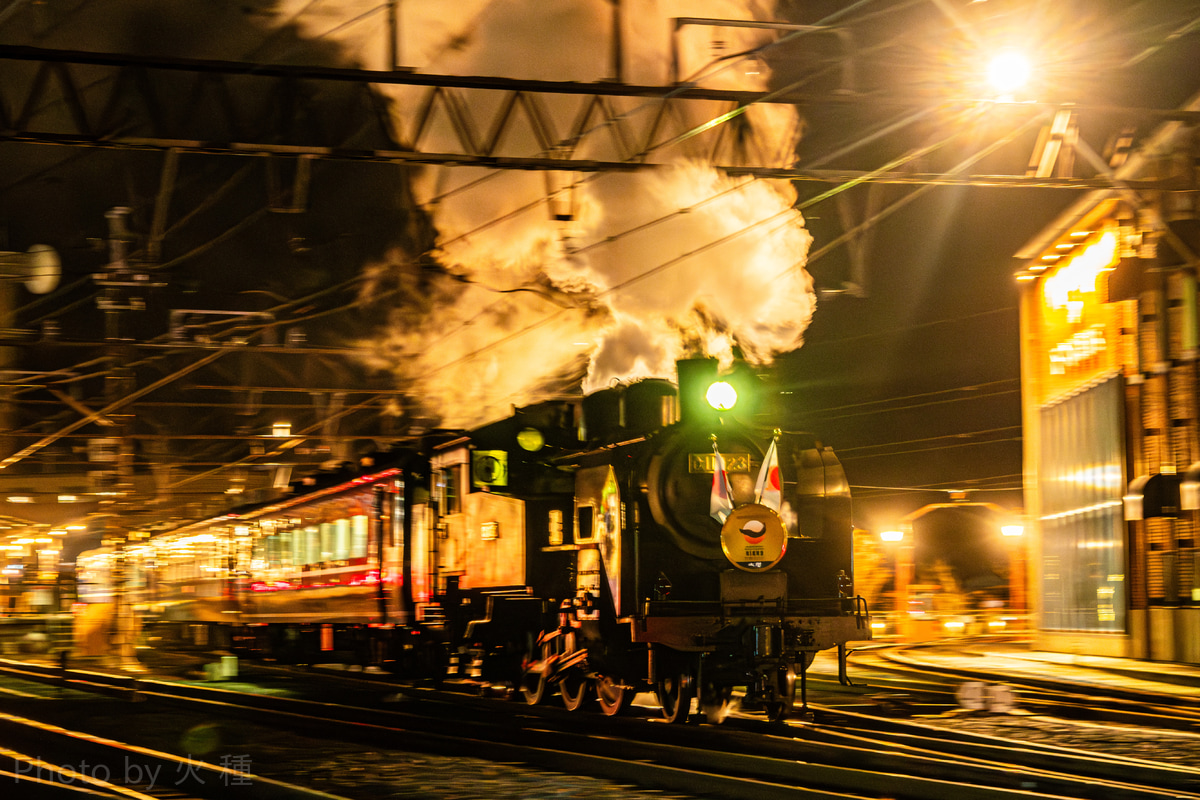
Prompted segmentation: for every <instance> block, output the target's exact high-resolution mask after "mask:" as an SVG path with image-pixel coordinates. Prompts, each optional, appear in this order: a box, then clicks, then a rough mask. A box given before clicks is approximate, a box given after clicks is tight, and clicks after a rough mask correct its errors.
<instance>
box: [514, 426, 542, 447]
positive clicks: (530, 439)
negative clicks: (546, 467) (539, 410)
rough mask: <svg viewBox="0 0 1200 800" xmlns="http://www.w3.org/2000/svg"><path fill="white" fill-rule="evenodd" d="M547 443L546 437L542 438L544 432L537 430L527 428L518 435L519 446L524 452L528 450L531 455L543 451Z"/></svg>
mask: <svg viewBox="0 0 1200 800" xmlns="http://www.w3.org/2000/svg"><path fill="white" fill-rule="evenodd" d="M545 443H546V437H544V436H542V432H541V431H539V430H538V429H537V428H525V429H524V430H522V431H521V432H520V433H518V434H517V444H519V445H520V446H521V449H522V450H528V451H529V452H530V453H536V452H537V451H538V450H541V449H542V445H544V444H545Z"/></svg>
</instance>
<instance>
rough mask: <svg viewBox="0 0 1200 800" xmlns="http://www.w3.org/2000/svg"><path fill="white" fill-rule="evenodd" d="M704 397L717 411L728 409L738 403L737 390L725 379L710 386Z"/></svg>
mask: <svg viewBox="0 0 1200 800" xmlns="http://www.w3.org/2000/svg"><path fill="white" fill-rule="evenodd" d="M704 399H705V400H707V401H708V404H709V405H710V406H712V407H713V408H715V409H716V410H717V411H728V410H729V409H731V408H733V407H734V406H735V405H737V399H738V396H737V390H736V389H734V388H733V386H732V385H730V384H728V383H726V382H725V381H717V382H716V383H714V384H712V385H711V386H709V387H708V391H707V392H705V393H704Z"/></svg>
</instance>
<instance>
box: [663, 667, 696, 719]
mask: <svg viewBox="0 0 1200 800" xmlns="http://www.w3.org/2000/svg"><path fill="white" fill-rule="evenodd" d="M694 692H695V686H693V682H692V676H691V675H690V674H688V673H686V672H679V673H675V674H672V675H668V676H666V677H664V678H660V679H659V681H658V704H659V705H660V706H662V713H663V719H665V720H666V721H667V722H672V723H678V724H683V723H684V722H687V721H688V714H689V713H691V710H692V695H693V693H694Z"/></svg>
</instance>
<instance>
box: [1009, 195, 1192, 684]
mask: <svg viewBox="0 0 1200 800" xmlns="http://www.w3.org/2000/svg"><path fill="white" fill-rule="evenodd" d="M1148 219H1151V217H1150V216H1149V215H1144V216H1139V215H1138V213H1137V211H1136V210H1134V209H1131V208H1129V207H1127V206H1125V205H1124V204H1121V203H1118V202H1117V201H1116V200H1113V199H1106V200H1102V201H1099V202H1097V203H1095V204H1094V206H1093V207H1092V208H1091V209H1090V211H1088V213H1086V214H1083V215H1081V216H1080V217H1079V218H1077V219H1074V220H1073V221H1070V222H1069V223H1068V224H1064V225H1063V227H1062V228H1061V229H1059V230H1053V231H1052V237H1053V238H1050V239H1046V240H1043V241H1042V242H1040V243H1039V245H1040V247H1041V248H1042V249H1041V250H1040V251H1039V252H1038V253H1037V255H1036V256H1034V257H1033V259H1032V260H1031V261H1030V262H1029V263H1028V267H1027V269H1026V270H1025V271H1024V272H1023V273H1022V274H1020V275H1019V276H1018V278H1019V279H1020V280H1022V281H1023V292H1022V300H1021V331H1022V348H1021V353H1022V376H1021V377H1022V397H1023V407H1024V427H1025V444H1026V447H1025V450H1026V452H1025V475H1026V477H1025V501H1026V511H1027V513H1028V514H1029V515H1030V517H1031V521H1032V522H1034V523H1035V526H1036V533H1037V535H1036V536H1035V537H1034V541H1033V542H1031V552H1030V553H1029V564H1030V565H1031V566H1030V587H1031V589H1032V591H1033V593H1034V596H1035V611H1036V631H1037V633H1036V636H1037V640H1038V641H1037V646H1039V647H1042V648H1044V649H1048V650H1067V651H1071V652H1086V653H1094V654H1098V655H1117V656H1132V657H1139V658H1150V659H1155V660H1164V661H1184V662H1190V663H1200V547H1197V545H1198V544H1200V541H1198V539H1200V537H1198V535H1197V528H1198V527H1200V526H1198V521H1200V430H1198V425H1197V417H1198V414H1197V407H1198V403H1197V354H1198V350H1200V347H1198V340H1200V336H1198V333H1197V327H1198V326H1197V318H1198V316H1197V305H1198V302H1197V299H1198V295H1197V283H1196V277H1195V275H1194V273H1192V272H1191V271H1190V270H1187V269H1184V268H1183V262H1184V259H1183V258H1181V257H1180V255H1179V253H1177V252H1176V251H1175V250H1174V249H1172V248H1171V247H1169V246H1167V245H1166V244H1164V240H1167V239H1169V237H1170V236H1171V235H1174V231H1173V230H1168V231H1166V232H1165V233H1164V231H1163V229H1162V227H1161V226H1159V225H1157V224H1155V223H1153V222H1151V223H1150V224H1147V220H1148ZM1175 241H1179V239H1178V236H1176V238H1175ZM1029 255H1033V254H1029ZM1187 487H1191V490H1190V492H1189V489H1188V488H1187ZM1181 490H1182V491H1181Z"/></svg>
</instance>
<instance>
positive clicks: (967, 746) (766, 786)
mask: <svg viewBox="0 0 1200 800" xmlns="http://www.w3.org/2000/svg"><path fill="white" fill-rule="evenodd" d="M0 668H3V669H5V670H10V669H15V668H13V667H10V666H9V665H7V664H0ZM18 671H23V672H25V673H26V674H27V675H28V674H30V673H31V672H33V671H32V670H29V669H24V670H18ZM36 671H37V672H40V673H41V678H40V679H42V680H58V681H62V680H64V679H65V680H67V681H68V682H71V681H82V682H83V683H75V684H73V686H74V688H86V689H87V690H88V691H91V689H92V688H93V687H95V686H104V685H105V683H106V681H107V680H108V679H106V678H104V677H103V676H102V675H100V674H98V673H87V674H84V675H79V676H76V677H72V676H71V675H69V674H68V675H67V676H63V675H57V676H56V675H55V672H56V670H54V669H53V668H48V667H47V668H42V669H39V670H36ZM10 674H11V673H10ZM307 677H308V678H309V679H312V678H313V677H314V676H312V675H308V676H307ZM108 683H109V685H108V686H107V688H106V691H107V692H108V693H109V695H110V696H116V697H120V696H122V695H123V696H125V697H127V698H134V697H137V698H139V699H140V700H142V701H145V702H146V703H150V704H154V703H170V704H172V705H173V706H179V705H184V706H188V707H191V708H193V709H194V708H200V709H203V711H204V713H205V714H208V715H213V716H217V715H221V716H230V717H235V718H241V719H245V720H253V721H254V722H256V723H257V724H270V725H271V726H273V727H277V728H281V729H286V730H291V731H297V730H302V731H308V732H309V733H310V734H311V735H314V736H322V737H327V738H334V739H338V740H342V741H351V742H358V743H361V744H362V745H364V746H369V747H374V748H380V747H386V748H391V749H395V750H403V751H412V750H416V751H420V752H434V753H440V754H442V755H448V756H451V757H453V756H461V755H463V754H469V755H471V756H474V757H479V758H485V759H488V760H491V761H497V762H519V763H523V764H529V765H531V766H533V767H535V768H537V769H539V770H549V771H553V772H558V773H564V774H590V775H597V776H602V777H604V778H605V779H607V780H610V781H617V782H619V783H622V784H630V785H635V786H640V787H644V788H650V789H656V790H658V791H663V792H670V793H675V794H677V795H678V794H683V795H689V796H699V795H712V794H717V795H719V796H722V797H731V798H742V797H745V798H774V797H835V796H836V797H846V796H851V797H863V798H877V797H884V796H886V797H892V798H913V799H914V800H915V799H916V798H938V797H947V798H949V797H954V798H955V800H988V799H990V798H999V797H1012V796H1014V793H1023V794H1022V796H1026V797H1027V796H1041V797H1097V798H1101V797H1103V798H1106V799H1107V798H1123V799H1127V800H1143V799H1145V800H1149V798H1161V797H1167V796H1170V797H1197V798H1200V771H1198V770H1195V769H1188V768H1183V767H1172V766H1168V765H1162V764H1155V763H1152V762H1148V761H1140V760H1136V759H1120V758H1117V759H1114V758H1113V757H1112V756H1097V755H1096V754H1088V753H1083V752H1079V751H1072V750H1069V749H1067V748H1062V747H1050V746H1044V745H1041V746H1034V745H1030V744H1028V743H1026V744H1022V745H1020V746H1019V747H1015V746H1014V743H1013V742H1011V741H998V740H995V739H994V738H993V739H990V740H989V739H988V738H987V737H980V736H972V735H969V734H964V733H956V732H951V731H946V730H938V729H936V728H932V727H926V726H920V725H917V724H915V723H911V722H901V721H895V720H880V719H878V718H874V717H869V716H867V715H861V714H853V713H851V712H847V711H837V710H826V709H821V708H817V709H816V711H817V719H818V720H819V722H816V723H807V722H804V723H795V724H790V725H787V726H780V725H777V724H768V723H765V722H762V721H761V720H758V719H751V718H737V719H734V720H731V721H730V724H728V725H725V726H709V725H702V726H684V727H682V728H681V727H679V726H667V725H659V724H652V723H650V722H649V721H648V719H646V718H632V719H619V718H618V719H608V718H604V717H601V716H599V715H580V714H569V713H567V712H565V711H563V710H561V709H556V708H541V707H536V708H531V707H527V706H524V705H521V704H517V703H498V702H496V701H494V700H487V699H484V698H480V697H469V696H464V695H462V694H455V693H453V692H444V691H433V690H401V692H400V693H398V695H397V696H399V694H402V695H403V697H404V698H405V699H404V700H403V702H402V703H396V702H393V703H391V704H390V705H391V706H392V708H389V709H386V710H385V709H381V708H379V707H378V703H377V704H376V707H364V706H348V705H344V704H339V703H330V702H319V701H314V700H303V699H296V698H286V697H280V696H261V695H247V694H244V693H240V692H234V691H230V690H228V689H216V688H212V687H201V686H196V685H186V684H180V683H175V682H170V681H161V680H149V679H146V680H138V681H137V682H136V684H133V685H131V684H130V683H129V680H128V678H114V679H112V680H111V681H108ZM321 683H323V684H325V685H326V686H328V685H333V684H335V683H336V684H340V685H342V686H343V687H346V686H349V685H350V684H358V685H359V687H360V688H361V689H362V691H364V692H366V694H365V695H364V701H365V702H370V701H369V699H367V698H369V697H370V693H371V691H375V692H376V695H379V694H380V693H382V692H383V691H388V692H392V693H396V692H397V689H396V687H394V686H381V685H380V684H379V683H378V682H375V681H364V680H362V679H361V678H347V677H346V676H337V677H336V680H335V679H334V678H332V677H331V676H322V678H321ZM338 693H339V694H341V692H338ZM377 699H378V697H377ZM397 705H400V706H401V707H402V710H396V708H395V706H397ZM364 796H367V795H364Z"/></svg>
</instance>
